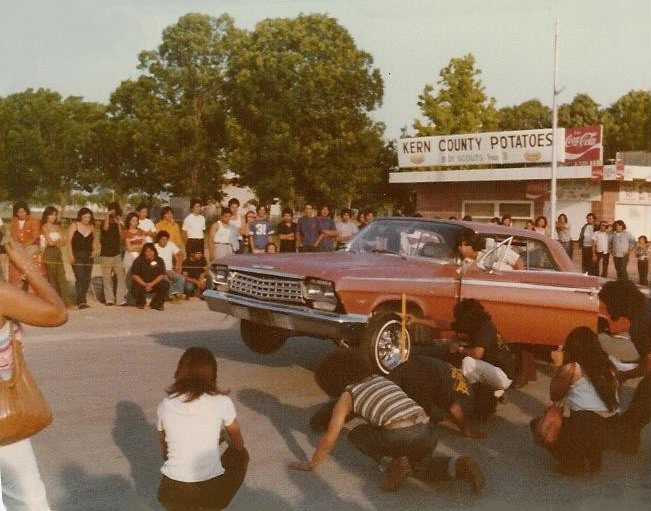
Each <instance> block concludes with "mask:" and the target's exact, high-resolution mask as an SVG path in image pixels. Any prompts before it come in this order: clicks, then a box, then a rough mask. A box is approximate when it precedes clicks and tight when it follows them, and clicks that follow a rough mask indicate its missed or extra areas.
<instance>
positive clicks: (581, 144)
mask: <svg viewBox="0 0 651 511" xmlns="http://www.w3.org/2000/svg"><path fill="white" fill-rule="evenodd" d="M602 161H603V126H601V125H599V126H583V127H582V128H565V164H566V165H571V164H573V163H590V164H592V165H601V163H602Z"/></svg>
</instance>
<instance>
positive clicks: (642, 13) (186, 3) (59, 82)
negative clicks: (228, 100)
mask: <svg viewBox="0 0 651 511" xmlns="http://www.w3.org/2000/svg"><path fill="white" fill-rule="evenodd" d="M0 12H1V13H2V15H1V16H0V96H6V95H8V94H11V93H14V92H19V91H22V90H25V89H26V88H28V87H33V88H38V87H45V88H50V89H52V90H56V91H57V92H59V93H61V94H62V95H64V96H67V95H75V96H83V97H84V98H85V99H88V100H92V101H101V102H107V101H108V99H109V96H110V94H111V91H112V90H113V89H115V87H116V86H117V85H119V84H120V82H121V81H122V80H125V79H128V78H133V77H135V76H137V74H138V71H137V69H136V65H137V55H138V53H139V52H140V51H142V50H145V49H154V48H156V47H157V46H158V44H159V43H160V39H161V32H162V30H163V29H164V28H165V27H166V26H168V25H171V24H174V23H175V22H176V20H178V18H179V17H180V16H181V15H183V14H185V13H187V12H202V13H206V14H210V15H215V16H217V15H219V14H221V13H229V14H230V15H231V16H232V17H233V18H234V19H235V23H236V25H237V26H239V27H241V28H246V29H252V28H254V27H255V24H256V23H257V22H258V21H260V20H262V19H265V18H275V17H294V16H296V15H298V14H299V13H306V14H307V13H317V12H318V13H327V14H329V15H331V16H333V17H335V18H337V19H338V20H339V22H340V23H341V24H342V25H343V26H345V27H346V28H347V29H348V30H349V31H350V33H351V34H352V35H353V37H354V39H355V41H356V43H357V46H358V48H360V49H363V50H365V51H367V52H368V53H370V54H371V55H372V56H373V58H374V65H375V66H376V67H378V68H379V69H380V71H381V72H382V76H383V78H384V81H385V91H384V101H383V105H382V107H381V108H379V109H378V110H377V111H375V112H373V117H374V118H375V119H376V120H378V121H382V122H384V123H385V124H386V125H387V131H386V136H387V138H396V137H398V136H399V134H400V128H401V127H402V126H408V127H410V128H411V126H412V124H413V121H414V119H416V118H420V111H419V108H418V106H417V101H418V95H419V94H420V93H421V92H422V91H423V88H424V86H425V84H427V83H433V84H435V83H436V81H437V80H438V78H439V76H438V74H439V71H440V70H441V68H443V67H444V66H445V65H447V63H448V62H449V60H450V59H451V58H453V57H461V56H463V55H465V54H467V53H473V54H474V56H475V58H476V61H477V67H478V68H480V69H481V71H482V74H481V80H482V82H483V84H484V86H485V88H486V93H487V94H488V95H489V96H492V97H494V98H495V99H496V100H497V104H498V107H502V106H511V105H514V104H519V103H521V102H523V101H526V100H529V99H533V98H537V99H540V100H541V101H542V102H543V103H545V104H547V105H550V106H551V101H552V90H553V78H552V76H553V53H554V52H553V38H554V21H555V19H556V18H557V17H558V19H559V22H560V45H559V53H560V59H559V85H560V86H561V87H564V89H563V92H562V93H561V95H560V98H559V101H560V102H561V103H563V102H569V101H571V100H572V98H573V97H574V96H575V95H576V94H577V93H583V92H585V93H588V94H589V95H590V96H592V98H594V99H595V100H596V101H597V102H598V103H600V104H601V105H602V106H608V105H609V104H611V103H612V102H613V101H615V100H616V99H617V98H619V97H620V96H622V95H623V94H625V93H626V92H628V91H629V90H632V89H644V90H649V89H651V2H650V1H649V0H560V1H558V0H535V1H534V0H491V1H482V0H412V1H409V0H391V1H390V0H357V1H356V0H327V1H326V0H212V1H207V0H159V1H154V0H56V1H53V0H40V1H36V0H22V1H17V0H0Z"/></svg>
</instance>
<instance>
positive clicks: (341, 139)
mask: <svg viewBox="0 0 651 511" xmlns="http://www.w3.org/2000/svg"><path fill="white" fill-rule="evenodd" d="M372 66H373V59H372V57H371V56H370V55H369V54H368V53H365V52H363V51H360V50H358V49H357V47H356V46H355V42H354V40H353V38H352V37H351V35H350V34H349V33H348V31H347V30H346V29H345V28H343V27H342V26H341V25H339V24H338V23H337V21H336V20H335V19H333V18H330V17H328V16H325V15H309V16H304V15H301V16H298V17H297V18H295V19H268V20H264V21H262V22H260V23H258V24H257V26H256V27H255V29H254V30H253V31H252V32H247V33H245V34H242V37H240V38H239V39H238V41H237V45H236V47H234V49H233V54H232V60H231V61H230V63H229V68H228V78H229V94H228V100H229V111H230V113H231V116H230V117H229V119H228V135H229V139H230V146H229V149H230V165H231V168H232V170H233V171H234V172H235V173H236V174H238V175H239V176H240V178H241V182H242V183H243V184H246V185H249V186H251V187H252V188H253V189H254V190H255V192H256V194H257V195H258V196H259V197H260V199H261V201H262V202H265V201H268V200H270V199H272V198H273V197H279V198H281V199H283V200H284V201H286V202H288V203H294V202H297V201H298V199H299V198H308V199H309V200H311V201H317V202H321V201H328V202H330V203H331V204H332V205H346V204H348V203H350V201H351V200H352V199H353V197H355V196H356V194H357V193H358V192H359V190H360V189H361V188H363V187H364V186H365V184H366V181H367V180H368V179H371V180H372V179H373V176H372V174H373V172H374V171H375V170H376V169H375V167H374V165H375V161H376V159H377V154H378V152H379V151H381V150H382V147H383V142H382V126H380V125H378V124H376V123H374V122H373V121H372V120H371V119H370V118H369V115H368V113H369V112H370V111H371V110H373V109H374V108H376V107H377V106H378V105H379V104H380V102H381V100H382V94H383V82H382V78H381V76H380V72H379V70H377V69H375V68H373V67H372ZM369 174H371V175H370V176H369ZM299 194H300V196H302V197H299Z"/></svg>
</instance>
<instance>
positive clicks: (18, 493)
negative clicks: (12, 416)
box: [0, 242, 68, 511]
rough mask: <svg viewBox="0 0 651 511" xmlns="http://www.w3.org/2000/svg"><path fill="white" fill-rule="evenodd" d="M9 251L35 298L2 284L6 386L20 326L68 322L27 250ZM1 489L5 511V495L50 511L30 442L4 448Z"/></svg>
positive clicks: (1, 365) (0, 449) (0, 335)
mask: <svg viewBox="0 0 651 511" xmlns="http://www.w3.org/2000/svg"><path fill="white" fill-rule="evenodd" d="M6 250H7V255H8V256H9V260H10V262H11V264H12V265H13V266H14V267H15V268H16V271H18V272H20V274H21V275H22V276H23V278H24V279H25V281H27V282H29V284H30V286H31V288H32V290H33V294H28V293H25V292H24V291H21V290H20V289H18V288H17V287H15V286H12V285H9V284H7V283H5V282H0V382H3V383H6V382H7V381H8V380H10V379H11V378H12V375H13V371H14V360H13V350H12V349H11V346H12V340H13V338H14V336H19V335H20V330H21V329H20V323H25V324H28V325H34V326H39V327H53V326H59V325H62V324H63V323H65V322H66V321H67V319H68V315H67V313H66V308H65V305H64V303H63V302H62V301H61V298H60V297H59V295H58V294H57V293H56V291H55V290H54V289H52V287H51V286H50V285H49V284H48V282H47V280H46V279H45V277H44V276H43V275H42V273H41V272H40V271H39V270H38V269H37V268H36V267H35V266H34V265H33V260H32V257H31V255H30V254H29V253H27V251H26V250H25V249H24V247H21V246H19V245H16V244H14V243H13V242H11V243H8V244H7V245H6ZM0 420H1V419H0ZM0 485H1V486H2V491H1V492H0V509H4V506H3V502H2V494H5V495H7V496H11V500H12V504H15V505H16V506H17V507H16V509H26V510H33V511H48V510H49V509H50V507H49V504H48V501H47V497H46V493H45V485H44V484H43V481H42V480H41V476H40V474H39V470H38V465H37V462H36V457H35V456H34V450H33V449H32V444H31V441H30V439H29V438H27V439H24V440H19V441H17V442H12V443H9V444H5V445H1V446H0ZM9 509H11V508H9Z"/></svg>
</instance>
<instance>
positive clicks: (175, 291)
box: [167, 270, 185, 296]
mask: <svg viewBox="0 0 651 511" xmlns="http://www.w3.org/2000/svg"><path fill="white" fill-rule="evenodd" d="M167 280H169V281H170V296H174V295H180V294H182V293H183V290H184V286H185V277H183V275H181V274H180V273H176V272H175V271H174V270H169V271H168V272H167Z"/></svg>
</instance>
